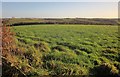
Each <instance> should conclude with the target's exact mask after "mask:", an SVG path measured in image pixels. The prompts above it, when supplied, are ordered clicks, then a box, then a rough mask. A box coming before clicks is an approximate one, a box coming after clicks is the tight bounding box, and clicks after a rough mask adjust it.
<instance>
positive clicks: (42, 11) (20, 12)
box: [2, 0, 118, 18]
mask: <svg viewBox="0 0 120 77" xmlns="http://www.w3.org/2000/svg"><path fill="white" fill-rule="evenodd" d="M4 1H6V2H2V17H23V18H76V17H77V18H117V17H118V3H117V2H7V1H8V0H4ZM18 1H19V0H18ZM82 1H83V0H82ZM86 1H88V0H86ZM104 1H105V0H104ZM106 1H108V0H106ZM109 1H110V0H109ZM111 1H112V0H111Z"/></svg>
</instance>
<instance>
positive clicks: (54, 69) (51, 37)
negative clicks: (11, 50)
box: [13, 24, 120, 76]
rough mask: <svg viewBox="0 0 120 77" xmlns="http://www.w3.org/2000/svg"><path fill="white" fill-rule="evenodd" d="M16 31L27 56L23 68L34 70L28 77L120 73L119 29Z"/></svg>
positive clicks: (31, 28) (51, 27) (39, 27)
mask: <svg viewBox="0 0 120 77" xmlns="http://www.w3.org/2000/svg"><path fill="white" fill-rule="evenodd" d="M13 29H14V31H15V33H16V38H17V40H16V41H17V45H18V46H19V47H20V48H21V49H22V50H23V51H22V52H23V53H25V55H26V56H25V57H26V58H25V59H24V60H22V59H21V60H20V61H21V62H22V64H21V66H23V64H24V65H26V64H28V65H30V66H31V67H32V68H33V69H32V70H31V73H29V74H28V75H29V76H32V75H89V74H101V73H102V74H109V72H108V71H109V69H111V70H112V72H111V73H112V74H118V73H120V72H119V70H120V52H118V51H119V49H120V46H119V45H118V42H119V41H120V40H118V39H119V38H120V37H119V35H118V26H109V25H104V26H103V25H98V26H97V25H57V24H56V25H53V24H52V25H50V24H49V25H29V26H15V27H13ZM18 57H19V56H18ZM19 59H20V57H19ZM103 65H104V67H103ZM101 68H102V69H105V68H107V69H105V71H103V70H101ZM106 71H107V72H106ZM33 72H34V73H33Z"/></svg>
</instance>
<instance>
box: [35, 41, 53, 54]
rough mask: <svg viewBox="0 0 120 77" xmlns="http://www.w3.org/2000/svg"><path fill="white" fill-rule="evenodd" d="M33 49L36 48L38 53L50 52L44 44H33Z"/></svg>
mask: <svg viewBox="0 0 120 77" xmlns="http://www.w3.org/2000/svg"><path fill="white" fill-rule="evenodd" d="M34 47H35V48H37V49H38V50H39V51H40V52H50V51H51V50H50V48H49V46H48V44H47V43H46V42H40V43H39V44H37V43H36V44H34Z"/></svg>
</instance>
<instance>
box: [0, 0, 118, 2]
mask: <svg viewBox="0 0 120 77" xmlns="http://www.w3.org/2000/svg"><path fill="white" fill-rule="evenodd" d="M1 1H2V2H118V1H119V0H1Z"/></svg>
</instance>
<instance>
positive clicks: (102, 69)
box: [94, 63, 119, 76]
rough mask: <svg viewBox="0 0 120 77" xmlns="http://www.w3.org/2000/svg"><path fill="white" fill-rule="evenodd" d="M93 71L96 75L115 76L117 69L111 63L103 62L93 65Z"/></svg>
mask: <svg viewBox="0 0 120 77" xmlns="http://www.w3.org/2000/svg"><path fill="white" fill-rule="evenodd" d="M94 73H95V75H97V76H100V75H111V76H115V75H118V73H119V70H118V69H117V68H116V67H115V66H114V65H113V64H109V63H103V64H101V65H98V66H95V67H94Z"/></svg>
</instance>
